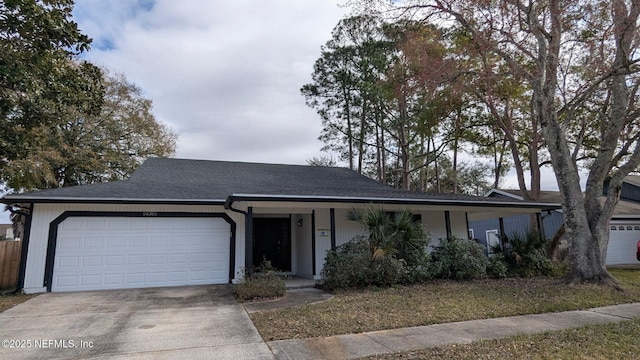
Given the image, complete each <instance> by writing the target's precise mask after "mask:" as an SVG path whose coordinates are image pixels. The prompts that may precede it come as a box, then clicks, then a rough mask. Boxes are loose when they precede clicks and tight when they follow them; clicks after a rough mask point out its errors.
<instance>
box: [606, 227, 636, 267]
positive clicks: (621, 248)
mask: <svg viewBox="0 0 640 360" xmlns="http://www.w3.org/2000/svg"><path fill="white" fill-rule="evenodd" d="M609 234H610V236H609V247H608V248H607V265H617V264H640V262H639V261H638V259H637V258H636V250H637V243H638V240H640V224H639V223H624V224H623V223H619V224H614V223H612V224H611V227H610V232H609Z"/></svg>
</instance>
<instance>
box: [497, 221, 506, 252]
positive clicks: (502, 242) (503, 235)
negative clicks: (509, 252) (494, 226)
mask: <svg viewBox="0 0 640 360" xmlns="http://www.w3.org/2000/svg"><path fill="white" fill-rule="evenodd" d="M498 226H499V227H500V236H499V237H498V239H499V240H500V247H501V248H503V249H504V237H505V233H504V219H503V218H498Z"/></svg>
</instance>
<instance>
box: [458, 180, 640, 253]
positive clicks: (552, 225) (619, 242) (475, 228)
mask: <svg viewBox="0 0 640 360" xmlns="http://www.w3.org/2000/svg"><path fill="white" fill-rule="evenodd" d="M605 187H606V186H605ZM486 196H487V197H490V198H500V199H514V200H522V197H521V196H520V191H519V190H504V189H501V190H498V189H493V190H491V191H489V193H487V195H486ZM539 201H540V202H543V203H556V204H557V203H560V202H561V201H562V199H561V197H560V193H559V192H558V191H541V192H540V200H539ZM538 218H539V219H541V220H542V228H543V231H544V234H545V237H546V238H547V239H551V238H553V236H554V235H555V233H556V231H557V230H558V229H559V228H560V226H562V224H563V222H564V220H563V215H562V210H561V209H555V210H553V209H548V210H546V211H543V212H542V213H540V214H539V217H538ZM530 219H531V217H530V215H518V216H510V217H503V218H498V217H495V218H493V219H484V220H478V221H470V222H469V233H470V234H473V238H474V239H476V240H477V241H478V242H479V243H480V244H482V245H483V246H485V247H486V249H487V252H491V245H492V244H496V243H498V242H499V236H500V234H505V235H507V236H509V235H511V234H516V233H520V234H523V233H524V232H526V231H527V230H529V229H530V227H531V226H530V224H531V220H530ZM501 223H502V224H501ZM639 240H640V176H628V177H627V178H625V180H624V183H623V185H622V189H621V193H620V200H619V201H618V204H617V205H616V207H615V209H614V213H613V216H612V218H611V224H610V238H609V246H608V248H607V259H606V264H607V265H621V264H638V259H637V257H636V250H637V243H638V241H639Z"/></svg>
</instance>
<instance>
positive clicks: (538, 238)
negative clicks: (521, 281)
mask: <svg viewBox="0 0 640 360" xmlns="http://www.w3.org/2000/svg"><path fill="white" fill-rule="evenodd" d="M503 242H504V244H505V247H504V249H498V248H494V249H493V250H494V252H496V253H497V254H502V256H503V258H504V261H505V263H506V264H507V266H508V268H509V272H510V273H512V274H513V275H516V276H524V277H531V276H540V275H543V276H550V275H552V274H553V272H554V266H553V262H552V261H551V259H549V258H548V257H547V251H546V249H547V243H548V241H547V239H545V238H544V236H542V235H541V234H540V233H539V232H538V231H535V230H528V231H526V232H524V233H513V234H510V235H508V236H504V237H503Z"/></svg>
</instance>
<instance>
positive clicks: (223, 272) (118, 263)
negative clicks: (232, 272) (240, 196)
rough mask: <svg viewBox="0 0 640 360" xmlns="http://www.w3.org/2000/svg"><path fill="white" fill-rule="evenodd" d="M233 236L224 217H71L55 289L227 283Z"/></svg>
mask: <svg viewBox="0 0 640 360" xmlns="http://www.w3.org/2000/svg"><path fill="white" fill-rule="evenodd" d="M229 238H230V227H229V224H228V223H227V222H226V221H225V220H223V219H220V218H162V217H157V218H156V217H154V218H137V217H70V218H68V219H65V220H64V221H63V222H62V223H60V225H59V226H58V237H57V243H56V253H55V262H54V267H53V282H52V286H51V290H52V291H78V290H99V289H125V288H142V287H155V286H179V285H200V284H222V283H227V282H228V281H229Z"/></svg>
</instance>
